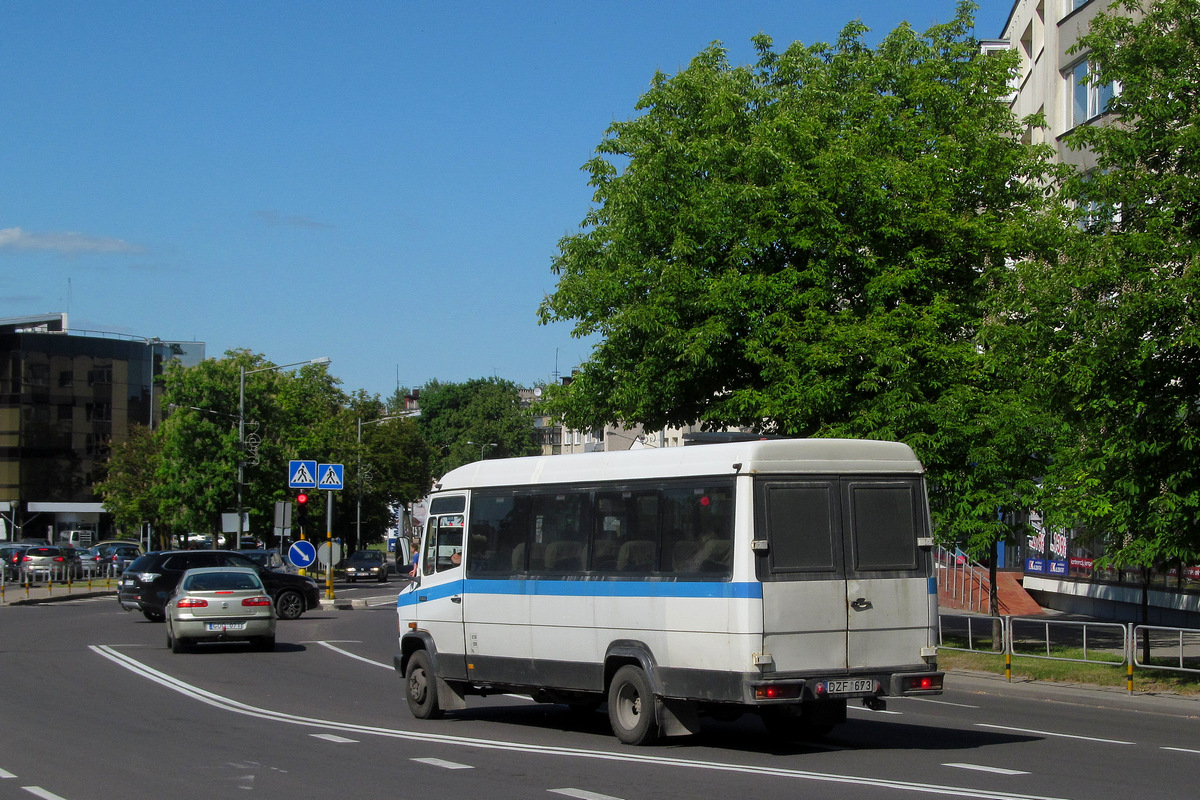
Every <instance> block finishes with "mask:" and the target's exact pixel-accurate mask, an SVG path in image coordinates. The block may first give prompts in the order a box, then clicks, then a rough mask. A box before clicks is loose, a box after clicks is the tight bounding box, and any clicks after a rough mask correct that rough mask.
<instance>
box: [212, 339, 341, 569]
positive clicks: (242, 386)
mask: <svg viewBox="0 0 1200 800" xmlns="http://www.w3.org/2000/svg"><path fill="white" fill-rule="evenodd" d="M328 363H329V357H328V356H321V357H320V358H314V359H311V360H309V361H296V362H294V363H292V364H280V365H278V366H275V367H263V368H261V369H251V370H248V369H246V367H245V366H244V365H243V366H241V367H240V368H239V369H240V371H241V378H240V380H239V381H238V417H237V420H238V468H237V544H236V545H235V546H234V547H233V549H234V550H241V549H242V532H243V521H242V481H243V479H244V478H245V469H246V459H245V458H244V455H245V452H244V451H245V449H246V376H247V375H253V374H254V373H256V372H273V371H274V370H278V369H287V368H288V367H302V366H304V365H306V364H328Z"/></svg>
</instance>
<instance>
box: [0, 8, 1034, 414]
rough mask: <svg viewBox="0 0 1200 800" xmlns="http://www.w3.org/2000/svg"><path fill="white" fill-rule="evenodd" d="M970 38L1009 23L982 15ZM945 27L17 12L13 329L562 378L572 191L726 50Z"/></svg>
mask: <svg viewBox="0 0 1200 800" xmlns="http://www.w3.org/2000/svg"><path fill="white" fill-rule="evenodd" d="M979 5H980V10H979V11H978V13H977V16H976V20H977V28H976V35H978V36H979V37H980V38H994V37H997V36H999V35H1000V33H1001V31H1002V28H1003V26H1004V23H1005V21H1006V19H1007V17H1008V12H1009V10H1010V9H1011V7H1012V3H1011V2H1009V1H1008V0H982V2H980V3H979ZM953 14H954V2H953V0H909V1H908V2H894V1H893V0H875V1H874V2H859V1H858V0H847V2H840V3H829V2H808V0H791V2H773V1H768V0H732V1H731V2H715V0H713V1H708V0H641V2H605V1H604V0H592V2H586V3H585V2H574V0H558V1H557V2H541V0H524V1H521V2H518V1H517V0H512V1H511V2H473V3H472V2H431V1H426V2H416V1H414V0H393V1H392V2H365V1H364V2H353V1H352V0H351V1H349V2H337V3H335V2H320V3H318V2H298V1H296V0H291V1H289V2H273V1H271V0H260V1H259V2H249V1H248V0H247V1H246V2H216V1H206V2H199V1H195V2H183V1H181V2H117V1H115V0H105V2H95V1H94V0H88V1H85V2H65V1H55V0H4V2H3V3H2V4H0V317H8V316H22V315H27V314H40V313H48V312H59V311H68V312H69V314H70V317H69V322H70V326H71V327H72V328H76V329H87V330H100V331H111V332H117V333H124V334H129V335H134V336H144V337H151V336H157V337H160V338H163V339H196V340H200V341H204V342H206V343H207V349H208V354H209V356H219V355H221V354H222V353H223V352H224V351H225V350H227V349H230V348H248V349H250V350H252V351H254V352H257V353H262V354H264V355H265V356H266V357H267V358H269V359H271V360H272V361H274V362H275V363H278V364H283V363H288V362H294V361H301V360H306V359H310V358H316V357H319V356H328V357H329V358H331V359H332V364H331V365H330V370H331V372H332V373H333V374H334V375H335V376H337V377H338V378H339V379H341V381H342V383H343V388H344V389H346V390H347V391H354V390H357V389H366V390H367V391H369V392H372V393H378V394H380V395H384V396H386V395H388V394H390V393H391V392H392V391H393V390H394V389H395V388H396V385H397V383H399V384H401V385H404V386H419V385H421V384H424V383H425V382H426V381H428V380H430V379H434V378H436V379H439V380H442V381H465V380H469V379H471V378H478V377H488V376H497V377H500V378H506V379H509V380H512V381H515V382H517V383H518V384H521V385H526V386H531V385H534V384H536V383H539V382H546V381H551V380H553V378H554V375H555V371H556V370H557V371H559V372H560V373H563V374H567V373H569V372H570V370H571V368H572V367H573V366H575V365H576V364H578V363H579V362H580V361H582V360H584V359H586V357H587V355H588V351H589V345H588V343H586V342H581V341H578V340H575V339H572V338H571V337H570V327H569V326H568V325H566V324H559V325H553V326H539V325H538V324H537V319H536V310H537V306H538V304H539V302H540V301H541V299H542V297H543V296H544V295H545V294H546V293H549V292H552V291H553V290H554V285H555V279H554V275H553V274H552V273H551V271H550V263H551V259H552V257H553V255H554V253H555V252H556V246H557V242H558V240H559V239H560V238H561V237H562V236H564V235H568V234H571V233H574V232H576V231H577V230H578V225H579V222H580V221H581V220H582V219H583V217H584V214H585V213H586V212H587V209H588V207H589V203H590V201H591V192H590V190H589V188H588V186H587V181H586V176H585V175H584V173H583V172H581V170H580V168H581V167H582V166H583V164H584V162H586V161H587V160H588V158H589V157H591V155H592V152H593V149H594V148H595V146H596V145H597V144H598V143H599V142H600V140H601V138H602V136H603V134H604V130H605V128H607V126H608V125H609V124H610V123H611V122H612V121H614V120H621V119H628V118H630V117H631V116H633V115H634V104H635V103H636V102H637V99H638V97H639V96H640V95H641V94H642V93H643V92H644V91H645V90H646V89H647V88H648V86H649V82H650V79H651V78H652V76H653V75H654V73H655V71H656V70H661V71H663V72H665V73H668V74H670V73H674V72H677V71H679V69H680V68H682V67H683V66H686V64H687V62H688V60H689V59H690V58H691V57H692V56H694V55H695V54H696V53H697V52H699V51H700V50H702V49H703V48H704V47H706V46H707V45H708V44H709V43H710V42H712V41H714V40H720V41H721V42H723V43H724V45H725V46H726V47H727V48H728V49H729V51H730V58H731V60H732V61H733V62H734V63H746V62H749V61H752V60H753V48H752V46H751V45H750V37H752V36H754V35H755V34H757V33H760V32H765V33H767V34H768V35H770V36H771V37H772V38H774V40H775V42H776V45H777V46H780V47H782V46H783V45H786V44H787V43H790V42H792V41H796V40H798V41H801V42H804V43H805V44H811V43H814V42H817V41H832V40H833V39H834V38H836V36H837V33H838V31H840V30H841V28H842V26H843V25H845V24H846V23H847V22H849V21H851V20H853V19H856V18H859V19H862V20H863V22H864V23H866V24H867V25H868V26H869V27H870V28H871V29H872V37H873V38H872V41H875V40H877V39H878V38H879V37H882V36H883V35H884V34H886V33H887V32H888V31H890V30H892V29H893V28H894V27H895V26H896V25H898V24H899V23H900V22H901V21H902V20H907V21H909V22H910V23H911V24H912V25H913V26H914V27H915V28H917V29H919V30H924V29H926V28H927V27H928V26H929V25H930V24H933V23H935V22H945V21H947V20H948V19H950V18H952V17H953Z"/></svg>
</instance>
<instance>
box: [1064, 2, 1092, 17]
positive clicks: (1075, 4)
mask: <svg viewBox="0 0 1200 800" xmlns="http://www.w3.org/2000/svg"><path fill="white" fill-rule="evenodd" d="M1090 2H1092V0H1067V13H1068V14H1070V13H1071V12H1072V11H1075V10H1077V9H1080V8H1083V7H1084V6H1086V5H1087V4H1088V3H1090Z"/></svg>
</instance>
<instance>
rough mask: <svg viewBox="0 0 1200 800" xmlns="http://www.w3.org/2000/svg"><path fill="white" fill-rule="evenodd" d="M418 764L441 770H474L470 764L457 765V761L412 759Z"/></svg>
mask: <svg viewBox="0 0 1200 800" xmlns="http://www.w3.org/2000/svg"><path fill="white" fill-rule="evenodd" d="M411 760H412V761H416V762H417V763H418V764H428V765H429V766H431V767H441V768H442V769H475V768H474V767H472V766H471V765H470V764H459V763H458V762H457V761H447V760H446V759H444V758H414V759H411Z"/></svg>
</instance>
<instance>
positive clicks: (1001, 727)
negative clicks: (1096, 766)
mask: <svg viewBox="0 0 1200 800" xmlns="http://www.w3.org/2000/svg"><path fill="white" fill-rule="evenodd" d="M975 727H977V728H991V729H993V730H997V731H1012V732H1013V733H1031V734H1033V735H1035V736H1056V737H1058V738H1060V739H1081V740H1083V741H1085V742H1098V743H1100V744H1135V742H1123V741H1121V740H1120V739H1099V738H1097V737H1095V736H1079V735H1077V734H1074V733H1055V732H1054V731H1038V730H1033V729H1032V728H1013V727H1010V726H1008V725H989V724H988V723H986V722H976V723H975Z"/></svg>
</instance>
